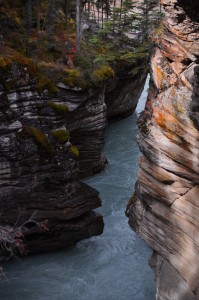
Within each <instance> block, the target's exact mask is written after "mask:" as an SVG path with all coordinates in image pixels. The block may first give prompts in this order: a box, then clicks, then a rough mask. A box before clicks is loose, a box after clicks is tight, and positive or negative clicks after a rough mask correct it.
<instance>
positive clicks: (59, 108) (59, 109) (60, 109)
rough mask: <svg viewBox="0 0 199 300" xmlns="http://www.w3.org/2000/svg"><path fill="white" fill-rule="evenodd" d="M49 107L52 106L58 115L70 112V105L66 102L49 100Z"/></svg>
mask: <svg viewBox="0 0 199 300" xmlns="http://www.w3.org/2000/svg"><path fill="white" fill-rule="evenodd" d="M48 107H50V108H52V109H53V110H54V112H55V113H57V114H58V115H64V114H66V113H67V112H68V106H67V105H66V104H58V103H55V102H53V101H49V102H48Z"/></svg>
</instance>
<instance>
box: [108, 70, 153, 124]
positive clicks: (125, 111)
mask: <svg viewBox="0 0 199 300" xmlns="http://www.w3.org/2000/svg"><path fill="white" fill-rule="evenodd" d="M146 76H147V71H146V72H143V69H142V70H141V71H139V72H138V74H136V75H135V76H132V77H131V78H129V77H127V78H126V77H125V76H117V77H116V78H115V79H113V80H112V81H111V83H110V84H109V85H107V88H106V93H105V101H106V105H107V117H108V119H109V120H114V119H119V118H124V117H127V116H129V115H131V114H132V113H133V112H134V111H135V109H136V106H137V103H138V100H139V98H140V96H141V93H142V91H143V89H144V84H145V80H146Z"/></svg>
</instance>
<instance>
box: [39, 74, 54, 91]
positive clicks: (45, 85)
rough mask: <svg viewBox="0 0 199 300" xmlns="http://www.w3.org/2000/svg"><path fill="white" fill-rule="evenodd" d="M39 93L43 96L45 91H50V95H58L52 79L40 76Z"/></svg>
mask: <svg viewBox="0 0 199 300" xmlns="http://www.w3.org/2000/svg"><path fill="white" fill-rule="evenodd" d="M37 87H38V91H39V93H40V94H41V93H42V92H43V91H44V90H45V89H47V90H48V92H49V93H50V94H56V93H57V92H58V89H57V87H56V86H55V85H54V84H53V83H52V81H51V80H50V79H48V78H47V77H45V76H40V77H39V78H38V83H37Z"/></svg>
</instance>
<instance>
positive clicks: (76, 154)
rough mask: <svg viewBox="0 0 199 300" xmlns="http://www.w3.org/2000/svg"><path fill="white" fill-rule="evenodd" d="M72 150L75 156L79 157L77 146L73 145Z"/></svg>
mask: <svg viewBox="0 0 199 300" xmlns="http://www.w3.org/2000/svg"><path fill="white" fill-rule="evenodd" d="M70 150H71V152H72V153H73V154H74V155H75V156H79V151H78V149H77V147H76V146H74V145H71V147H70Z"/></svg>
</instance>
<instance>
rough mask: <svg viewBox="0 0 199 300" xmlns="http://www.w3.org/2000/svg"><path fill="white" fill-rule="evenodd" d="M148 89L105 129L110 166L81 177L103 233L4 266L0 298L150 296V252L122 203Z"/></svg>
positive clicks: (129, 187) (131, 177)
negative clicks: (95, 197) (92, 193)
mask: <svg viewBox="0 0 199 300" xmlns="http://www.w3.org/2000/svg"><path fill="white" fill-rule="evenodd" d="M146 88H147V84H146V86H145V90H144V92H143V93H142V96H141V98H140V101H139V104H138V107H137V110H136V112H135V113H134V115H133V116H131V117H128V118H126V119H124V120H121V121H118V122H115V123H112V124H110V125H109V126H108V128H107V131H106V145H105V153H106V157H107V158H108V161H109V165H108V167H107V168H106V169H105V171H103V172H102V173H100V174H98V175H96V176H94V177H92V178H89V179H87V180H85V182H86V183H88V184H89V185H91V186H93V187H95V188H96V189H97V190H98V191H99V192H100V196H101V199H102V202H103V206H102V207H101V208H100V209H98V211H99V212H100V213H102V214H103V216H104V222H105V228H104V233H103V234H102V235H101V236H97V237H92V238H90V239H88V240H84V241H81V242H79V243H78V244H77V245H76V246H75V247H73V248H71V249H69V250H64V251H60V252H57V253H52V254H46V255H37V256H32V257H26V258H24V259H22V260H18V261H15V262H10V263H8V264H7V265H6V266H5V273H6V276H7V281H4V280H3V281H1V282H0V300H154V299H155V284H154V275H153V272H152V270H151V269H150V267H149V266H148V259H149V258H150V255H151V250H150V249H149V248H148V247H147V246H146V244H145V243H144V241H142V240H141V239H140V238H139V237H138V236H137V234H135V233H134V232H133V231H132V230H131V229H130V228H129V226H128V219H127V218H126V216H125V213H124V212H125V208H126V204H127V202H128V200H129V198H130V196H131V194H132V192H133V186H134V183H135V180H136V174H137V170H138V165H137V160H138V157H139V155H140V153H139V149H138V145H137V143H136V137H135V135H136V120H137V117H138V115H139V113H140V111H141V110H142V109H143V107H144V103H145V99H146Z"/></svg>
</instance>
